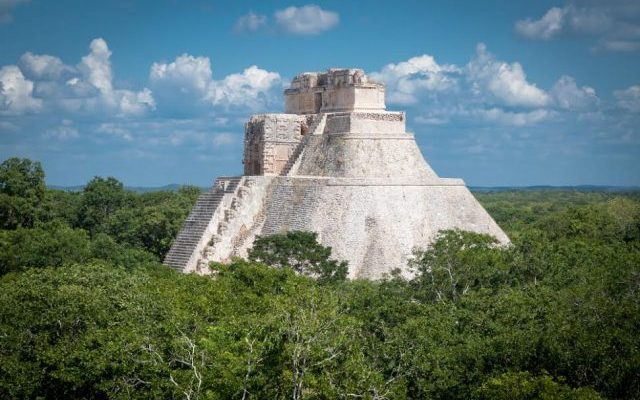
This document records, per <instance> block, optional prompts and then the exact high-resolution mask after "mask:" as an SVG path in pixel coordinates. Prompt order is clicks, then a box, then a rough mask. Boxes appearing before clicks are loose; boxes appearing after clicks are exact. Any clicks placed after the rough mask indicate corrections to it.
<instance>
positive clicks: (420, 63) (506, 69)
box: [371, 44, 599, 126]
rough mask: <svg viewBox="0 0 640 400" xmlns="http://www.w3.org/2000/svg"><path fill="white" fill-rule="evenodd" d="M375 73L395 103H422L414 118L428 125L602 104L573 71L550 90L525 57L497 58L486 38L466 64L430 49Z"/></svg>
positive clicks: (522, 119) (501, 119)
mask: <svg viewBox="0 0 640 400" xmlns="http://www.w3.org/2000/svg"><path fill="white" fill-rule="evenodd" d="M371 76H372V78H373V79H375V80H379V81H381V82H384V83H385V84H386V92H387V94H386V99H387V102H388V103H389V104H402V105H407V104H409V105H417V107H419V108H422V110H418V111H419V114H418V115H417V116H416V117H415V118H414V121H415V122H416V123H418V124H424V125H432V126H434V125H444V124H448V123H451V122H455V121H464V122H465V123H470V124H476V123H478V122H479V123H481V124H486V125H503V126H530V125H535V124H538V123H541V122H543V121H547V120H550V119H552V118H554V117H556V116H558V115H561V113H565V114H564V115H565V116H566V115H568V112H569V111H575V112H579V114H578V117H579V116H580V115H582V114H584V113H593V112H594V111H597V109H598V105H599V99H598V97H597V95H596V92H595V90H594V89H593V88H591V87H589V86H582V87H580V86H578V85H577V84H576V82H575V79H573V78H572V77H570V76H562V77H560V79H558V81H557V82H556V83H555V85H554V86H553V87H552V88H551V89H550V90H549V91H546V90H544V89H542V88H539V87H538V86H536V85H535V84H534V83H532V82H530V81H529V80H528V79H527V76H526V74H525V72H524V68H523V67H522V65H520V63H517V62H513V63H509V62H505V61H501V60H498V59H496V57H495V56H494V55H492V54H491V53H489V52H488V51H487V49H486V47H485V45H484V44H479V45H478V46H477V50H476V54H475V55H474V56H473V57H472V58H471V60H470V61H469V63H468V64H467V65H464V66H457V65H451V64H440V63H438V62H436V60H435V59H434V58H433V57H432V56H430V55H426V54H425V55H421V56H418V57H413V58H410V59H409V60H407V61H402V62H399V63H394V64H387V65H386V66H384V67H383V68H382V69H381V70H380V71H379V72H373V73H372V74H371ZM420 111H421V112H420Z"/></svg>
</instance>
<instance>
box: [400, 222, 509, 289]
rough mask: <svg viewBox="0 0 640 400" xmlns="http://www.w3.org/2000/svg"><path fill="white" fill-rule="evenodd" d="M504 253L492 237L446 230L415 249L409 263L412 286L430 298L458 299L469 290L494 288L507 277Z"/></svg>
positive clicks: (507, 268)
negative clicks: (412, 271)
mask: <svg viewBox="0 0 640 400" xmlns="http://www.w3.org/2000/svg"><path fill="white" fill-rule="evenodd" d="M505 258H506V254H505V252H504V251H503V250H501V249H500V248H499V247H498V243H497V241H496V239H495V238H493V237H491V236H489V235H483V234H478V233H473V232H465V231H460V230H447V231H442V232H440V233H439V235H438V237H437V238H436V241H435V242H434V243H433V244H432V245H431V247H430V248H429V249H427V250H425V251H417V252H416V253H415V259H414V260H412V261H411V266H412V267H413V268H415V270H416V272H417V274H416V277H415V278H414V279H413V281H412V284H413V286H414V287H415V288H416V289H417V290H419V291H420V292H421V293H422V295H423V296H425V298H426V299H430V300H432V301H445V300H453V301H456V300H458V299H459V298H460V297H461V296H462V295H464V294H465V293H467V292H468V291H469V290H470V289H477V288H480V287H486V288H493V287H496V286H498V285H499V284H500V283H502V282H505V281H507V280H508V272H509V267H508V264H506V263H505Z"/></svg>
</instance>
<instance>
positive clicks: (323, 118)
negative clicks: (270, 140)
mask: <svg viewBox="0 0 640 400" xmlns="http://www.w3.org/2000/svg"><path fill="white" fill-rule="evenodd" d="M326 122H327V114H320V115H319V116H318V117H316V119H315V120H314V121H313V123H312V124H311V126H310V127H309V133H307V134H306V135H305V136H304V137H303V138H302V140H301V141H300V143H298V145H297V146H296V148H295V150H294V151H293V153H292V154H291V157H289V160H288V161H287V163H286V164H285V166H284V168H283V169H282V172H281V173H280V175H281V176H286V175H289V173H290V172H291V170H292V169H293V167H294V166H295V164H296V162H297V161H298V159H300V155H301V154H302V151H303V150H304V148H305V147H306V145H307V143H308V142H309V138H310V137H311V136H313V135H322V133H323V132H324V127H325V125H326Z"/></svg>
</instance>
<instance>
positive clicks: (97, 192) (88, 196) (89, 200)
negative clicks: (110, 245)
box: [79, 176, 129, 234]
mask: <svg viewBox="0 0 640 400" xmlns="http://www.w3.org/2000/svg"><path fill="white" fill-rule="evenodd" d="M128 199H129V195H128V193H127V192H126V191H125V190H124V187H123V185H122V182H120V181H118V180H117V179H116V178H113V177H109V178H106V179H105V178H101V177H99V176H96V177H95V178H93V179H92V180H91V181H89V183H87V185H86V186H85V187H84V190H83V193H82V200H81V202H80V221H79V222H80V226H82V227H83V228H85V229H87V230H88V231H89V232H91V233H92V234H93V233H95V232H97V231H98V230H100V228H101V226H102V224H103V223H104V222H105V221H106V220H107V218H109V216H111V215H112V214H113V213H114V212H115V211H116V210H118V209H119V208H120V207H122V206H124V205H125V204H126V203H127V200H128Z"/></svg>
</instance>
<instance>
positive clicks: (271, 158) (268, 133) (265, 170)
mask: <svg viewBox="0 0 640 400" xmlns="http://www.w3.org/2000/svg"><path fill="white" fill-rule="evenodd" d="M307 119H308V118H307V117H304V116H300V115H295V114H261V115H254V116H252V117H251V119H249V122H247V123H246V124H245V135H244V160H243V163H244V174H245V175H280V173H281V172H282V170H283V169H284V167H285V166H286V164H287V161H288V160H289V159H290V158H291V155H292V154H293V152H294V150H295V149H296V147H297V146H298V144H299V143H300V140H301V139H302V136H303V135H304V134H305V133H306V132H307V130H308V125H307Z"/></svg>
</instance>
